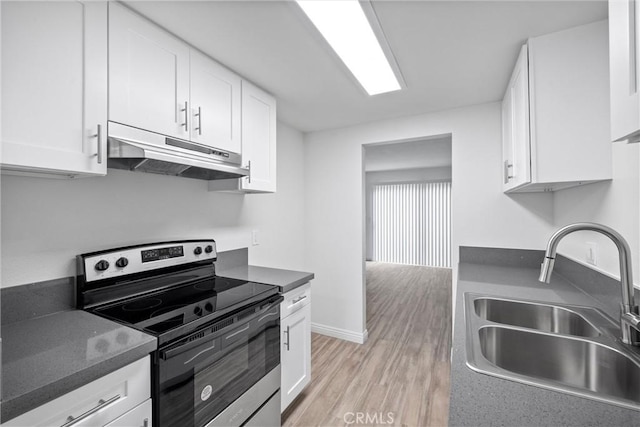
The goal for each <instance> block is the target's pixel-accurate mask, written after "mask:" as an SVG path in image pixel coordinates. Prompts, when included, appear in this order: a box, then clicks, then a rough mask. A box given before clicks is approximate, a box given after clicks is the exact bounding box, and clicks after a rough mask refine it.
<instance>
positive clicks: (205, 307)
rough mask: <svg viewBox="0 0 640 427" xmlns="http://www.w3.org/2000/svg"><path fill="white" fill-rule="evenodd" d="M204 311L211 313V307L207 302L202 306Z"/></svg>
mask: <svg viewBox="0 0 640 427" xmlns="http://www.w3.org/2000/svg"><path fill="white" fill-rule="evenodd" d="M204 309H205V310H207V311H208V312H212V311H213V305H212V304H211V303H210V302H208V303H206V304H205V305H204Z"/></svg>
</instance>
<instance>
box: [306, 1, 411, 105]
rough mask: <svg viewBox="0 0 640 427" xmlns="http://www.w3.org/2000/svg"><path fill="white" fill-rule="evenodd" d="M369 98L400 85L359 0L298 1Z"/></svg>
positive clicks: (398, 88)
mask: <svg viewBox="0 0 640 427" xmlns="http://www.w3.org/2000/svg"><path fill="white" fill-rule="evenodd" d="M296 1H297V3H298V4H299V5H300V7H301V8H302V10H303V11H304V13H306V14H307V16H308V17H309V19H311V22H313V24H314V25H315V26H316V28H318V31H320V33H321V34H322V35H323V36H324V38H325V39H326V40H327V42H328V43H329V45H331V47H332V48H333V50H334V51H335V52H336V53H337V54H338V56H339V57H340V59H342V61H343V62H344V63H345V65H346V66H347V68H349V70H351V72H352V73H353V75H354V76H355V78H356V79H358V81H359V82H360V84H361V85H362V87H364V89H365V90H366V91H367V93H368V94H369V95H377V94H380V93H385V92H393V91H395V90H400V89H401V87H400V83H399V82H398V79H397V78H396V76H395V74H394V72H393V70H392V69H391V66H390V65H389V62H388V61H387V58H386V56H385V55H384V52H383V51H382V47H380V43H378V39H377V38H376V35H375V34H374V32H373V29H372V28H371V25H370V24H369V21H368V20H367V17H366V16H365V14H364V12H363V10H362V7H361V6H360V4H359V3H358V1H357V0H296Z"/></svg>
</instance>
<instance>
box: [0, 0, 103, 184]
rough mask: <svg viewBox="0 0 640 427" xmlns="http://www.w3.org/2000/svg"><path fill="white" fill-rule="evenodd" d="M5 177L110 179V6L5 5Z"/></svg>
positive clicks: (3, 168)
mask: <svg viewBox="0 0 640 427" xmlns="http://www.w3.org/2000/svg"><path fill="white" fill-rule="evenodd" d="M0 7H1V8H2V13H1V14H2V90H1V93H2V171H3V172H4V173H28V174H32V173H37V174H47V175H48V174H52V175H60V176H85V175H104V174H106V160H107V159H106V126H107V4H106V2H94V1H87V2H77V1H76V2H0Z"/></svg>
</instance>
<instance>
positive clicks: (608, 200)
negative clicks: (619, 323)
mask: <svg viewBox="0 0 640 427" xmlns="http://www.w3.org/2000/svg"><path fill="white" fill-rule="evenodd" d="M639 155H640V147H639V146H638V144H625V143H615V144H613V180H612V181H609V182H603V183H596V184H590V185H585V186H582V187H576V188H570V189H566V190H563V191H558V192H556V193H554V204H555V208H554V224H555V226H556V227H558V228H559V227H561V226H563V225H566V224H570V223H572V222H581V221H587V222H599V223H602V224H605V225H608V226H610V227H612V228H614V229H615V230H617V231H618V232H620V233H621V234H622V235H623V236H624V237H625V238H626V239H627V241H628V242H629V246H630V247H631V252H632V254H633V274H634V281H635V283H640V280H639V279H640V275H639V274H638V271H640V257H639V253H640V252H639V248H638V246H639V241H638V235H639V233H640V227H639V224H640V209H639V205H640V184H639V183H640V173H639V172H638V171H639V169H640V168H639V166H640V165H639V163H640V162H639ZM587 242H595V243H596V244H597V245H598V257H597V258H598V259H597V263H598V266H597V268H596V269H598V270H600V271H603V272H605V273H608V274H610V275H612V276H614V277H616V278H618V279H619V278H620V274H619V272H620V266H619V259H618V250H617V249H616V247H615V245H614V244H613V243H612V242H611V240H609V239H608V238H607V237H605V236H602V235H599V234H597V233H594V232H587V231H585V232H582V231H581V232H576V233H573V234H571V235H569V236H567V237H565V238H564V239H563V240H562V241H561V242H560V244H559V246H558V252H560V253H562V254H563V255H566V256H568V257H570V258H572V259H575V260H576V261H579V262H582V263H585V262H586V253H587Z"/></svg>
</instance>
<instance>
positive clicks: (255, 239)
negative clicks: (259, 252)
mask: <svg viewBox="0 0 640 427" xmlns="http://www.w3.org/2000/svg"><path fill="white" fill-rule="evenodd" d="M251 244H252V245H253V246H257V245H259V244H260V241H259V240H258V230H253V231H251Z"/></svg>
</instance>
